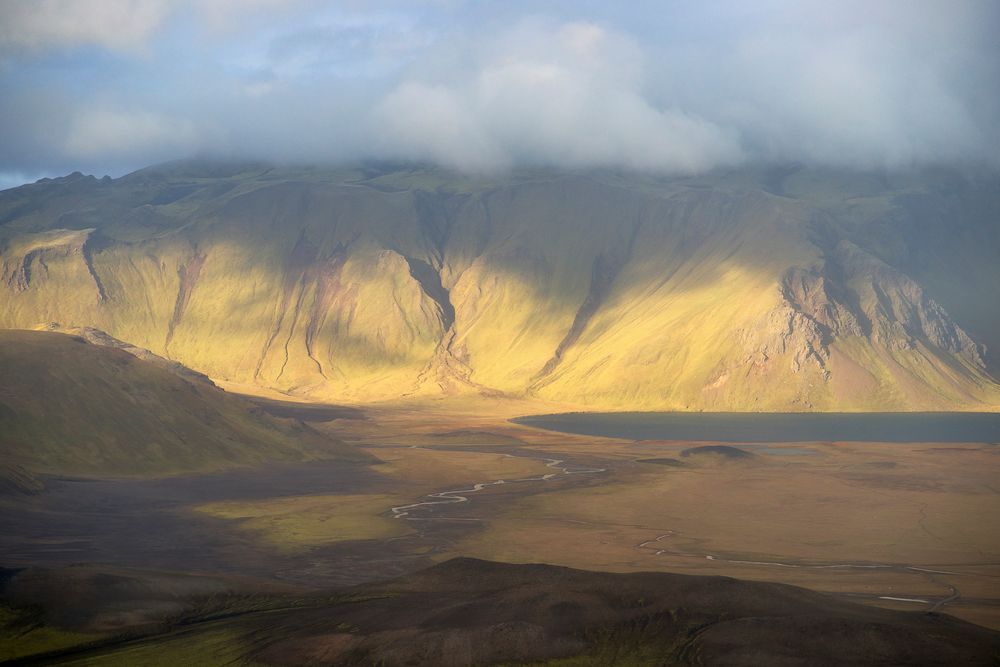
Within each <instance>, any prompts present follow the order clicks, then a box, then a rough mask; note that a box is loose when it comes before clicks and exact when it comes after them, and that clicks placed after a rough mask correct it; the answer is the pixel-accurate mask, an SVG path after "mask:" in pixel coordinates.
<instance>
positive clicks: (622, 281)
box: [0, 162, 1000, 410]
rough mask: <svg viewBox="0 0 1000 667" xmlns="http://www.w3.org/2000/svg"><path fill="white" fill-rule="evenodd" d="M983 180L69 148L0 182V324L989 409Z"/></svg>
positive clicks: (652, 396) (440, 373)
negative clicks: (412, 163) (180, 158)
mask: <svg viewBox="0 0 1000 667" xmlns="http://www.w3.org/2000/svg"><path fill="white" fill-rule="evenodd" d="M998 181H1000V179H998V177H997V176H996V175H994V174H991V173H990V174H985V175H984V174H975V173H973V174H971V175H970V174H962V173H958V172H913V173H909V174H898V175H891V176H886V175H884V174H882V175H878V174H860V173H854V172H830V171H826V172H823V171H817V170H809V169H804V168H790V169H783V170H774V169H772V170H752V169H745V170H734V171H730V172H718V173H713V174H709V175H704V176H697V177H687V178H666V177H662V178H655V177H651V176H638V175H622V174H615V173H611V172H592V173H562V172H553V171H546V170H536V171H525V172H515V173H512V174H507V175H497V176H481V177H471V176H462V175H456V174H449V173H447V172H442V171H440V170H435V169H427V168H418V167H411V168H406V169H395V170H380V169H378V168H375V167H366V168H358V169H349V168H343V169H339V170H337V169H332V168H331V169H320V168H293V167H284V168H276V167H269V166H264V165H231V164H230V165H226V164H211V163H197V162H194V163H191V162H183V163H175V164H168V165H162V166H159V167H154V168H149V169H146V170H141V171H139V172H135V173H133V174H130V175H128V176H125V177H122V178H120V179H115V180H108V179H102V180H98V179H94V178H92V177H85V176H82V175H79V176H73V175H71V176H70V177H66V178H64V179H55V180H53V181H47V182H40V183H38V184H34V185H29V186H23V187H22V188H17V189H14V190H8V191H5V192H3V193H0V248H2V250H0V269H2V271H0V278H2V280H0V294H2V299H3V301H4V304H5V305H4V307H3V308H2V310H0V326H4V327H10V328H15V327H22V328H24V327H34V326H37V325H38V324H39V323H41V322H49V321H58V322H64V323H66V324H67V326H76V327H94V328H97V329H101V330H104V331H107V332H108V333H109V334H111V335H112V336H114V337H116V338H120V339H122V340H126V341H129V342H130V343H132V344H134V345H137V346H139V347H142V348H147V349H149V350H151V351H152V352H153V353H155V354H158V355H161V356H165V357H168V358H171V359H175V360H176V361H179V362H181V363H183V364H184V365H186V366H189V367H191V368H194V369H196V370H198V371H200V372H204V373H207V374H208V375H210V376H212V377H216V378H219V379H223V380H228V381H233V382H239V383H249V384H258V385H261V386H265V387H269V388H275V389H279V390H281V391H285V392H289V393H293V394H299V395H304V396H310V397H316V398H324V399H336V400H338V401H344V400H347V401H359V402H360V401H369V400H387V399H394V398H398V397H401V396H439V395H450V394H462V393H469V392H472V393H475V392H478V393H485V394H488V395H493V396H497V395H509V396H517V397H536V398H539V399H541V400H545V401H548V402H554V403H559V402H563V403H566V404H572V405H576V406H581V405H582V406H588V407H593V408H594V409H621V408H626V407H627V408H632V409H671V410H677V409H680V410H691V409H695V410H789V409H791V410H844V409H846V410H885V409H903V410H921V409H986V410H993V409H1000V386H998V385H997V382H996V380H995V377H996V372H997V361H996V359H995V356H996V355H995V354H992V353H991V350H994V349H996V346H997V345H998V344H1000V339H998V337H997V336H998V333H997V331H998V330H1000V313H998V312H997V310H998V309H997V308H996V307H995V306H994V305H992V304H995V303H1000V268H998V264H1000V262H997V261H996V259H997V258H998V257H1000V231H998V226H1000V194H998V193H1000V188H998V187H997V185H998ZM776 193H778V194H776ZM969 285H973V286H974V287H975V289H976V290H977V291H978V292H979V294H977V295H974V296H973V295H970V294H969Z"/></svg>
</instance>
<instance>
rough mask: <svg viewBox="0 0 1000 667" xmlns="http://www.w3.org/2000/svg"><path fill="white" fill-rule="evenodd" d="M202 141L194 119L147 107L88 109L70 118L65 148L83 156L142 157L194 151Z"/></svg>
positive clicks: (86, 157)
mask: <svg viewBox="0 0 1000 667" xmlns="http://www.w3.org/2000/svg"><path fill="white" fill-rule="evenodd" d="M198 145H199V142H198V134H197V129H196V128H195V125H194V123H193V122H191V121H189V120H186V119H176V118H171V117H169V116H165V115H162V114H157V113H151V112H147V111H138V112H128V111H121V110H115V109H85V110H83V111H81V112H79V113H77V114H76V115H75V116H74V117H73V119H72V121H71V122H70V126H69V131H68V133H67V135H66V141H65V147H66V152H67V153H68V154H69V155H70V156H73V157H76V158H80V159H83V160H86V159H93V158H101V159H108V158H111V159H121V158H132V159H142V157H143V156H148V155H156V156H161V157H162V156H164V155H170V154H171V153H180V154H181V155H183V154H184V153H185V152H190V151H194V150H196V149H197V147H198Z"/></svg>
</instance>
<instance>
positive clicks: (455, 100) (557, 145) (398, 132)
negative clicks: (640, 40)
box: [375, 22, 742, 172]
mask: <svg viewBox="0 0 1000 667" xmlns="http://www.w3.org/2000/svg"><path fill="white" fill-rule="evenodd" d="M472 60H473V61H474V62H475V63H476V65H475V66H474V67H473V68H471V70H469V71H467V72H466V73H465V74H464V75H461V76H459V77H457V80H456V79H451V80H448V81H447V82H445V83H427V82H424V81H407V82H405V83H403V84H401V85H400V86H399V87H398V88H397V89H396V90H395V91H393V92H392V93H391V94H390V95H389V96H388V97H387V98H386V99H385V100H384V101H383V102H382V104H381V105H380V106H379V107H378V109H377V110H376V113H375V123H376V131H377V132H378V134H379V136H381V138H382V140H381V144H382V147H383V150H385V151H386V153H390V152H392V151H393V150H396V151H399V152H402V153H403V155H405V156H406V157H410V158H417V159H427V160H432V161H435V162H441V163H444V164H448V165H450V166H455V167H459V168H479V169H487V168H498V167H504V166H506V165H509V164H514V163H523V162H528V163H535V164H545V163H556V164H561V165H564V166H626V167H631V168H636V169H654V170H661V171H674V172H676V171H681V172H691V171H698V170H702V169H706V168H710V167H712V166H717V165H720V164H732V163H734V162H737V161H739V160H740V159H741V157H742V155H741V150H740V147H739V144H738V142H737V140H736V138H735V135H734V133H732V132H731V131H727V130H724V129H722V128H720V127H718V126H716V125H714V124H712V123H711V122H708V121H706V120H705V119H703V118H699V117H697V116H695V115H693V114H689V113H685V112H682V111H679V110H676V109H657V108H654V107H653V106H651V105H650V104H649V103H648V102H647V101H646V100H645V99H644V98H643V95H642V90H641V87H642V83H643V82H642V77H641V57H640V55H639V51H638V48H637V47H636V45H634V44H633V43H632V42H631V41H630V40H628V39H627V38H625V37H624V36H621V35H616V34H613V33H609V32H608V31H607V30H606V29H604V28H602V27H600V26H598V25H595V24H592V23H568V24H563V25H546V24H544V23H538V22H532V23H530V24H525V25H522V26H520V27H518V28H517V29H515V30H513V31H512V32H511V33H508V34H506V35H503V36H501V37H500V38H499V40H498V41H497V42H495V43H486V44H483V45H480V46H479V48H478V49H477V52H476V53H475V54H472Z"/></svg>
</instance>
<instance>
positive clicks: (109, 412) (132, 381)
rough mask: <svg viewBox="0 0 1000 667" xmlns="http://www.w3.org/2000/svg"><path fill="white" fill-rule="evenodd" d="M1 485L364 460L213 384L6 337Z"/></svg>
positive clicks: (91, 348)
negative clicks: (35, 476)
mask: <svg viewBox="0 0 1000 667" xmlns="http://www.w3.org/2000/svg"><path fill="white" fill-rule="evenodd" d="M0 377H2V378H3V381H2V384H0V446H2V454H3V458H4V461H5V464H4V465H5V468H4V470H5V471H6V473H5V474H0V480H6V481H5V482H4V483H5V484H7V485H8V486H11V487H12V489H16V490H19V491H21V492H30V491H31V489H32V486H33V481H32V478H31V476H30V475H28V474H27V473H26V472H25V471H30V472H36V473H37V472H43V473H59V474H104V475H106V474H122V475H132V474H168V473H176V472H184V471H203V470H212V469H219V468H226V467H232V466H238V465H244V464H251V463H260V462H263V461H269V460H302V459H304V458H315V457H326V456H347V457H353V458H361V457H362V456H363V455H362V454H360V453H356V452H354V450H353V449H352V448H349V447H347V446H346V445H342V444H340V443H338V442H336V441H334V440H332V439H330V438H328V437H326V436H321V435H320V434H318V433H316V432H314V431H312V430H311V429H309V428H308V427H305V426H302V425H301V424H300V423H297V422H295V421H293V420H279V419H275V418H273V417H271V416H269V415H267V414H265V413H264V412H263V411H262V410H261V409H259V408H256V407H255V406H253V405H252V404H250V403H248V402H246V401H244V400H243V399H241V398H238V397H236V396H232V395H229V394H226V393H225V392H223V391H222V390H221V389H219V388H217V387H215V386H214V385H212V384H211V383H210V382H208V381H206V380H199V379H197V378H195V379H191V377H194V376H191V377H183V376H180V375H177V374H176V373H174V372H171V371H170V370H168V369H166V368H164V367H163V366H162V365H159V364H157V363H154V362H153V361H149V360H143V359H139V358H137V357H135V356H134V355H132V354H129V353H128V352H126V351H124V350H122V349H117V348H110V347H101V346H97V345H91V344H89V343H87V342H86V341H84V340H83V339H82V338H79V337H76V336H69V335H66V334H62V333H55V332H42V331H0Z"/></svg>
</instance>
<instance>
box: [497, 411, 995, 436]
mask: <svg viewBox="0 0 1000 667" xmlns="http://www.w3.org/2000/svg"><path fill="white" fill-rule="evenodd" d="M511 421H513V422H514V423H516V424H522V425H524V426H534V427H536V428H543V429H547V430H550V431H559V432H562V433H575V434H579V435H595V436H605V437H612V438H626V439H629V440H706V441H714V442H815V441H841V442H850V441H855V442H988V443H1000V413H988V412H878V413H847V412H839V413H832V412H824V413H801V412H790V413H747V412H572V413H564V414H553V415H532V416H527V417H518V418H516V419H513V420H511Z"/></svg>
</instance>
